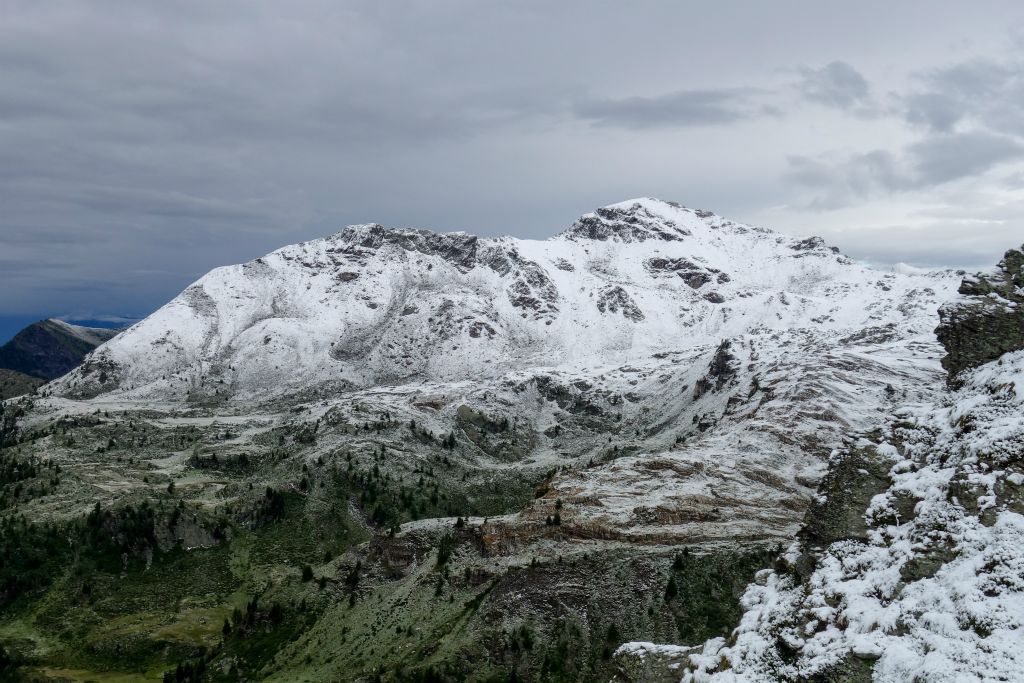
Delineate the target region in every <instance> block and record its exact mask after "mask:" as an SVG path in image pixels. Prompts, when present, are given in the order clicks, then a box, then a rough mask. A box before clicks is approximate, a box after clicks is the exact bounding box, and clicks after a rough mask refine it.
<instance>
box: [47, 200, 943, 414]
mask: <svg viewBox="0 0 1024 683" xmlns="http://www.w3.org/2000/svg"><path fill="white" fill-rule="evenodd" d="M955 281H956V278H955V277H949V276H948V274H947V275H945V276H944V275H929V274H923V275H921V274H918V275H914V274H902V273H896V272H890V273H884V272H880V271H877V270H872V269H870V268H867V267H864V266H862V265H859V264H856V263H853V262H852V261H850V260H849V259H848V258H845V257H844V256H842V255H840V254H839V253H837V250H835V249H833V248H829V247H827V246H826V245H825V244H824V242H823V241H822V240H820V239H818V238H809V239H794V238H790V237H786V236H784V235H780V234H777V233H775V232H772V231H770V230H766V229H762V228H754V227H750V226H746V225H741V224H738V223H734V222H732V221H728V220H725V219H723V218H721V217H719V216H717V215H714V214H712V213H709V212H705V211H696V210H691V209H687V208H683V207H681V206H679V205H677V204H674V203H670V202H663V201H658V200H654V199H638V200H633V201H627V202H623V203H620V204H613V205H611V206H607V207H604V208H602V209H598V210H597V211H596V212H594V213H592V214H587V215H585V216H583V217H581V218H580V219H579V220H578V221H576V223H574V224H573V225H572V226H571V227H570V228H569V229H568V230H566V231H565V232H563V233H561V234H559V235H557V236H555V237H553V238H551V239H547V240H540V241H536V240H520V239H513V238H508V237H501V238H495V239H483V238H477V237H474V236H471V235H467V234H464V233H448V234H437V233H431V232H426V231H422V230H408V229H402V230H389V229H386V228H383V227H381V226H379V225H360V226H352V227H349V228H346V229H345V230H343V231H341V232H339V233H337V234H335V235H332V236H331V237H328V238H326V239H322V240H315V241H311V242H305V243H302V244H297V245H293V246H289V247H285V248H283V249H279V250H277V251H275V252H273V253H271V254H268V255H266V256H264V257H262V258H259V259H256V260H255V261H252V262H250V263H246V264H243V265H237V266H228V267H224V268H218V269H215V270H213V271H211V272H210V273H208V274H207V275H206V276H204V277H203V278H201V279H200V280H199V281H197V282H196V283H195V284H193V285H192V286H190V287H188V288H187V289H186V290H185V291H184V292H182V293H181V294H180V295H179V296H178V297H176V298H175V299H174V300H173V301H171V302H170V303H169V304H167V305H166V306H164V307H163V308H161V309H160V310H159V311H157V312H156V313H154V314H153V315H151V316H149V317H148V318H146V319H145V320H143V321H142V322H140V323H138V324H137V325H135V326H133V327H132V328H130V329H129V330H128V331H126V332H125V333H123V334H122V335H120V336H119V337H118V338H117V339H115V340H114V341H112V342H110V343H108V344H106V345H105V346H103V347H102V348H101V349H100V350H98V351H97V352H96V353H94V354H93V355H92V356H91V357H90V358H89V359H88V361H87V362H86V364H85V365H84V366H83V367H82V368H80V369H79V370H78V371H76V372H75V373H73V374H72V375H70V376H68V377H67V378H65V379H62V380H61V381H60V382H58V383H56V384H54V385H52V388H51V391H52V392H53V393H55V394H62V395H66V396H94V395H98V394H101V393H107V392H116V393H117V394H118V395H119V396H121V397H124V398H131V399H147V398H159V399H167V398H190V399H193V400H210V399H238V400H254V399H259V400H265V399H267V398H268V397H279V396H282V395H286V394H310V393H311V392H313V393H315V392H327V393H331V392H336V391H338V390H341V389H344V388H355V387H367V386H374V385H391V384H402V383H408V382H411V381H457V380H464V379H477V380H479V379H481V378H496V377H499V376H501V375H503V374H505V373H508V372H510V371H516V370H522V369H528V368H568V369H578V370H582V369H585V368H600V367H603V366H608V365H620V364H623V363H632V362H636V361H638V360H639V359H644V358H649V357H651V356H652V355H653V354H657V353H663V352H668V351H672V352H675V351H681V350H686V349H693V348H697V347H702V346H706V345H709V344H717V343H718V342H719V341H720V340H722V339H726V338H733V337H738V336H742V335H750V334H755V335H762V336H764V335H770V334H772V333H773V332H775V331H780V332H781V331H783V330H787V331H792V330H797V329H801V330H808V331H813V332H814V333H815V334H816V335H825V336H834V337H835V338H836V339H838V338H840V337H845V336H848V335H850V334H875V335H878V334H881V335H883V336H886V337H888V338H894V337H898V338H903V339H907V338H910V337H912V336H914V335H926V336H927V335H929V334H930V332H931V329H932V328H933V327H934V324H935V320H934V316H935V311H936V309H937V308H938V305H939V303H941V302H942V301H943V300H944V299H945V298H947V297H948V295H949V292H950V291H951V288H952V287H953V286H955ZM872 330H874V332H872Z"/></svg>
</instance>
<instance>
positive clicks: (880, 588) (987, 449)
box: [633, 351, 1024, 683]
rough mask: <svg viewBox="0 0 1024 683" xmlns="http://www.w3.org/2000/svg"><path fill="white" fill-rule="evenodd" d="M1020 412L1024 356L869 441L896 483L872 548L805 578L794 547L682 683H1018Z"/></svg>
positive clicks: (1022, 603)
mask: <svg viewBox="0 0 1024 683" xmlns="http://www.w3.org/2000/svg"><path fill="white" fill-rule="evenodd" d="M1022 406H1024V352H1021V351H1017V352H1014V353H1010V354H1007V355H1005V356H1003V358H1002V359H1001V360H999V361H995V362H992V363H989V364H987V365H984V366H982V367H981V368H979V369H977V370H974V371H971V372H970V373H968V374H967V376H966V377H965V378H964V386H963V387H962V388H960V389H959V390H957V391H956V392H955V393H954V394H952V395H951V396H949V397H947V398H944V399H942V400H940V401H938V402H936V403H923V404H908V405H907V406H905V407H904V408H902V409H901V410H900V411H899V412H898V414H897V416H896V417H897V419H898V422H897V423H896V424H895V425H894V426H892V427H891V428H890V430H889V431H888V433H886V434H885V435H884V436H883V437H882V438H880V439H878V440H877V442H871V441H867V440H865V441H864V442H862V443H860V444H858V447H860V448H863V449H868V450H870V451H871V453H872V454H873V455H875V456H877V457H880V458H884V460H885V461H886V462H887V463H888V466H889V467H890V468H891V475H890V476H891V479H892V484H891V486H890V487H889V488H888V489H887V490H885V491H884V492H882V493H880V494H878V495H877V496H875V497H874V498H873V499H872V500H871V502H870V505H869V507H868V509H867V512H866V514H865V518H866V520H867V523H868V527H867V534H866V536H865V538H864V539H863V540H859V539H849V540H839V541H836V542H834V543H832V544H830V545H829V546H828V547H827V548H826V549H825V550H824V552H822V553H821V555H820V557H818V558H817V559H816V562H815V566H814V568H813V572H812V573H810V575H809V576H805V577H803V580H799V579H798V578H797V577H798V576H799V575H800V572H799V571H798V570H796V569H795V567H797V566H798V565H799V564H800V563H801V562H800V561H801V550H800V547H799V545H794V546H793V548H792V549H791V550H790V553H789V554H788V556H787V563H786V564H787V566H788V567H790V570H789V571H778V572H773V571H770V570H765V571H764V572H763V573H762V574H761V576H760V577H759V580H758V582H757V583H756V584H755V585H752V586H751V587H750V588H749V589H748V590H747V592H746V595H745V597H744V605H745V607H746V608H747V613H746V614H745V616H744V618H743V621H742V623H741V624H740V626H739V628H738V629H737V631H736V633H735V635H734V636H733V638H732V640H731V642H729V643H726V641H725V640H724V639H721V638H719V639H715V640H713V641H711V642H709V643H707V644H705V645H704V646H703V647H702V648H698V649H697V650H695V651H693V653H692V655H691V656H690V657H689V662H688V663H689V664H690V665H691V669H690V671H689V672H688V673H687V674H686V676H685V678H684V679H683V680H685V681H734V682H736V681H751V682H753V681H778V680H786V681H790V680H811V679H812V678H813V677H814V676H816V675H817V676H825V675H826V674H828V673H829V672H832V673H835V672H836V671H837V670H839V669H843V670H846V671H847V673H848V674H852V673H854V672H856V671H857V670H860V671H862V672H863V673H865V674H866V675H868V676H870V677H871V680H875V681H892V682H894V683H895V682H899V681H908V680H922V681H950V682H952V681H982V680H984V681H1010V680H1020V679H1021V671H1022V670H1024V651H1022V649H1021V632H1022V629H1024V515H1022V513H1024V502H1022V501H1024V468H1022V465H1021V462H1022V458H1024V419H1022ZM633 647H634V648H635V646H633ZM650 649H651V650H652V651H653V652H657V650H658V646H650ZM822 680H825V679H824V678H822ZM857 680H860V679H857ZM863 680H867V678H864V679H863Z"/></svg>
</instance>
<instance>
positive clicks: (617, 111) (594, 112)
mask: <svg viewBox="0 0 1024 683" xmlns="http://www.w3.org/2000/svg"><path fill="white" fill-rule="evenodd" d="M754 94H755V93H754V91H752V90H751V89H741V88H737V89H731V90H683V91H679V92H674V93H669V94H667V95H661V96H658V97H627V98H623V99H604V100H584V101H582V102H578V103H576V105H575V107H574V113H575V114H576V116H578V117H579V118H581V119H584V120H587V121H591V122H593V123H594V124H596V125H601V126H621V127H623V128H638V129H639V128H675V127H689V126H714V125H721V124H726V123H734V122H736V121H742V120H744V119H750V118H753V117H754V116H757V115H763V114H767V113H771V111H772V110H771V109H770V108H767V107H766V106H765V105H760V104H758V103H757V102H756V101H755V100H754Z"/></svg>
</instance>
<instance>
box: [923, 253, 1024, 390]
mask: <svg viewBox="0 0 1024 683" xmlns="http://www.w3.org/2000/svg"><path fill="white" fill-rule="evenodd" d="M959 291H960V294H962V295H963V298H962V299H961V300H960V301H957V302H956V303H954V304H951V305H949V306H945V307H943V308H942V309H941V310H940V312H939V313H940V317H941V322H940V323H939V327H938V328H937V329H936V330H935V334H936V335H937V336H938V338H939V341H940V342H942V345H943V346H945V347H946V351H947V352H948V355H947V356H946V357H945V358H943V359H942V365H943V367H944V368H946V370H947V371H948V372H949V376H950V379H951V380H953V381H955V378H956V376H957V375H959V374H960V373H961V372H962V371H964V370H968V369H971V368H976V367H978V366H979V365H982V364H984V363H987V362H989V361H992V360H995V359H996V358H998V357H999V356H1001V355H1003V354H1004V353H1006V352H1007V351H1015V350H1018V349H1022V348H1024V247H1021V249H1011V250H1010V251H1008V252H1006V254H1005V255H1004V256H1003V260H1002V261H1000V262H999V265H998V267H997V268H996V269H995V270H994V271H992V272H991V273H979V274H977V275H974V276H970V277H967V278H964V281H963V282H962V283H961V285H960V290H959Z"/></svg>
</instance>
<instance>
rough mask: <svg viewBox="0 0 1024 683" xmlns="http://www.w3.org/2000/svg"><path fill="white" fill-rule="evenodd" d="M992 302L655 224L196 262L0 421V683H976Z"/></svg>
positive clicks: (1004, 465)
mask: <svg viewBox="0 0 1024 683" xmlns="http://www.w3.org/2000/svg"><path fill="white" fill-rule="evenodd" d="M1022 304H1024V254H1022V253H1021V252H1020V251H1010V252H1008V253H1007V255H1006V257H1005V258H1004V260H1003V261H1002V262H1001V263H1000V264H999V266H998V267H996V268H994V269H993V270H991V271H989V272H986V273H982V274H978V275H971V276H966V275H965V273H964V272H962V271H960V272H955V271H925V270H920V269H915V268H911V267H897V268H889V269H885V270H880V269H874V268H870V267H867V266H865V265H863V264H860V263H857V262H854V261H853V260H851V259H849V258H847V257H845V256H843V255H842V254H840V253H839V252H838V250H837V249H835V248H830V247H829V246H827V245H826V244H825V243H824V242H823V241H822V240H821V239H819V238H807V239H796V238H791V237H787V236H785V235H781V234H779V233H776V232H773V231H771V230H767V229H763V228H756V227H751V226H747V225H742V224H738V223H734V222H732V221H729V220H726V219H724V218H722V217H720V216H717V215H715V214H713V213H711V212H707V211H700V210H693V209H688V208H685V207H683V206H680V205H679V204H676V203H673V202H664V201H660V200H654V199H637V200H631V201H627V202H623V203H619V204H613V205H610V206H607V207H604V208H601V209H598V210H596V211H595V212H594V213H592V214H587V215H585V216H582V217H581V218H580V219H578V220H577V221H576V222H575V223H574V224H573V225H572V226H571V227H569V228H568V229H567V230H565V231H564V232H562V233H560V234H558V235H556V236H554V237H552V238H550V239H547V240H541V241H531V240H520V239H513V238H508V237H501V238H493V239H484V238H478V237H474V236H472V235H468V234H464V233H444V234H441V233H433V232H428V231H423V230H411V229H388V228H385V227H382V226H380V225H358V226H351V227H348V228H346V229H344V230H342V231H341V232H339V233H337V234H335V235H332V236H330V237H327V238H325V239H322V240H315V241H311V242H306V243H302V244H297V245H293V246H288V247H285V248H283V249H279V250H277V251H275V252H273V253H270V254H268V255H266V256H264V257H262V258H258V259H256V260H255V261H252V262H250V263H246V264H243V265H236V266H228V267H224V268H218V269H215V270H213V271H211V272H210V273H208V274H207V275H205V276H204V277H202V278H201V279H200V280H198V281H197V282H196V283H194V284H193V285H191V286H190V287H188V288H187V289H185V290H184V291H183V292H182V293H181V294H180V295H178V296H177V297H176V298H175V299H173V300H172V301H171V302H170V303H168V304H167V305H165V306H164V307H163V308H161V309H159V310H158V311H156V312H155V313H153V314H152V315H151V316H149V317H148V318H146V319H144V320H142V321H141V322H139V323H137V324H135V325H134V326H132V327H130V328H129V329H127V330H125V331H123V332H121V333H120V334H118V335H117V336H115V337H113V338H112V339H110V340H109V341H106V342H105V343H103V344H102V345H101V346H99V347H98V348H97V349H95V350H94V351H92V352H91V353H90V354H89V355H88V356H86V358H85V361H84V362H83V363H82V364H81V365H80V366H78V367H76V368H75V369H73V370H71V372H69V373H68V374H65V375H63V376H62V377H59V378H58V379H55V380H53V381H51V382H49V383H48V384H45V385H43V386H42V387H40V388H38V389H36V390H35V392H34V393H33V394H31V395H27V396H22V397H19V398H14V399H10V400H8V401H6V402H3V403H2V404H0V406H2V413H0V447H2V452H0V645H2V651H0V670H2V671H3V674H2V675H3V676H7V677H9V680H28V681H104V682H106V681H110V682H115V681H116V682H120V681H136V680H155V681H160V680H164V681H265V680H266V681H462V680H469V681H495V682H497V681H620V682H624V681H632V682H639V681H679V680H684V679H685V680H690V681H708V680H713V681H802V680H815V681H868V680H873V679H874V680H884V681H904V680H911V678H912V677H913V675H916V676H917V677H918V678H917V679H915V680H922V681H925V680H927V681H933V680H934V681H939V680H941V681H947V680H948V681H962V680H1012V679H1013V678H1014V676H1019V675H1020V671H1022V670H1024V653H1022V651H1021V648H1020V647H1019V643H1020V642H1021V637H1022V631H1021V628H1022V626H1024V580H1022V576H1024V516H1022V513H1024V414H1022V401H1024V313H1022V311H1024V306H1022Z"/></svg>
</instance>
